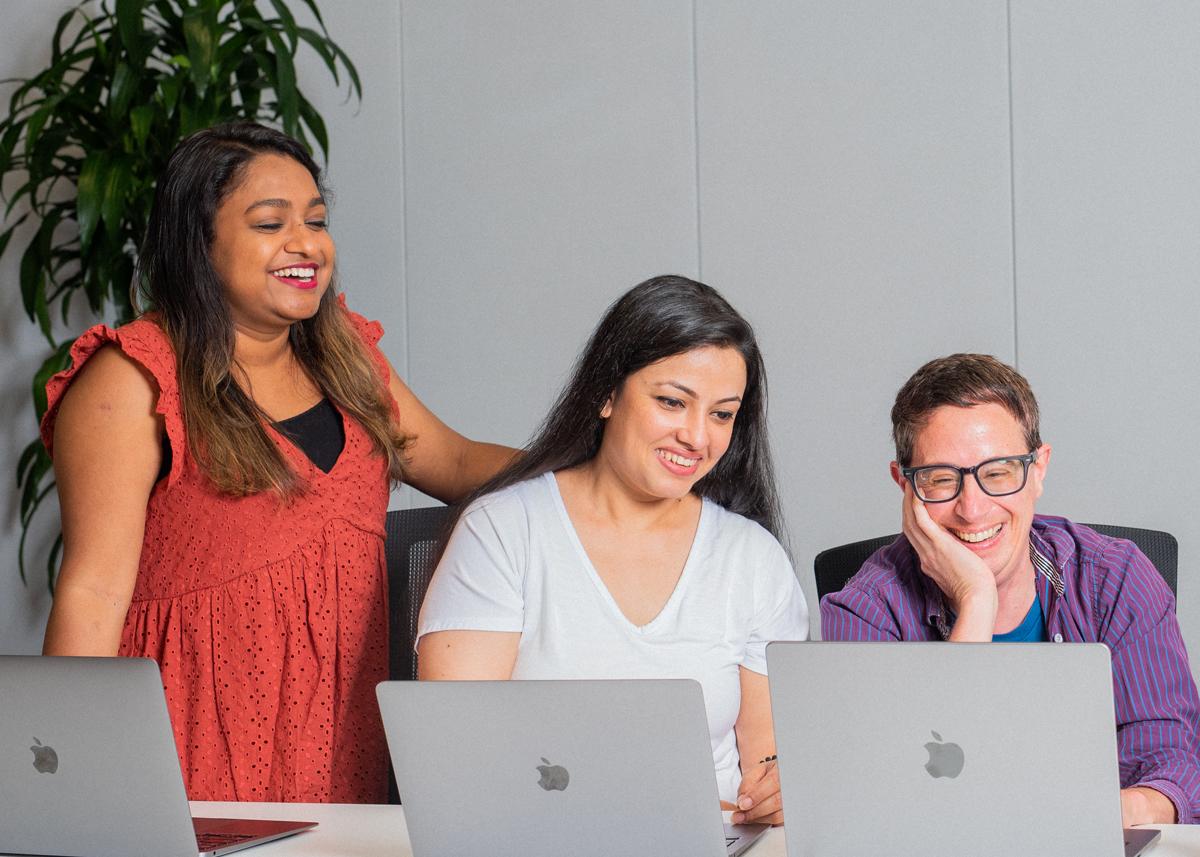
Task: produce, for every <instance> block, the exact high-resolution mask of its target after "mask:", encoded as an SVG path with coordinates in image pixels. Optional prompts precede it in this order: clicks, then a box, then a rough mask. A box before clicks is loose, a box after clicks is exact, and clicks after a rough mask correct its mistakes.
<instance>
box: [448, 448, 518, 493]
mask: <svg viewBox="0 0 1200 857" xmlns="http://www.w3.org/2000/svg"><path fill="white" fill-rule="evenodd" d="M521 454H522V453H521V451H520V450H517V449H513V448H512V447H510V446H501V445H500V444H498V443H482V442H480V441H475V440H468V441H467V442H466V443H465V444H464V446H463V449H462V450H461V452H460V453H459V458H458V479H457V483H458V484H457V485H456V486H455V491H456V493H457V494H458V495H459V496H457V497H455V498H453V500H455V501H456V500H461V499H462V498H463V497H465V496H466V495H467V494H469V493H471V492H472V491H474V490H475V489H476V488H478V487H479V486H480V485H482V484H483V483H485V482H487V481H488V480H489V479H491V478H492V477H493V476H495V475H496V474H497V473H499V472H500V471H501V470H503V469H504V468H505V467H507V466H508V465H509V464H510V463H512V462H513V460H515V459H516V458H517V457H518V456H519V455H521ZM451 502H453V501H451Z"/></svg>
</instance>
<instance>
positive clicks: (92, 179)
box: [76, 152, 109, 251]
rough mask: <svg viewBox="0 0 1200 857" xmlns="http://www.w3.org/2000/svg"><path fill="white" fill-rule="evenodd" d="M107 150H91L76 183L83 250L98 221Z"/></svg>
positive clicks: (90, 240)
mask: <svg viewBox="0 0 1200 857" xmlns="http://www.w3.org/2000/svg"><path fill="white" fill-rule="evenodd" d="M108 162H109V155H108V152H92V153H91V154H89V155H88V156H87V157H86V158H85V159H84V161H83V168H82V169H81V170H80V171H79V182H78V184H77V185H76V189H77V190H78V194H79V195H78V197H77V202H76V206H77V216H76V219H77V220H78V222H79V244H80V247H82V249H83V250H85V251H86V250H87V248H88V247H89V246H90V245H91V243H92V236H93V235H95V234H96V226H97V225H98V224H99V223H100V205H101V202H102V200H103V198H104V188H103V177H104V174H105V173H106V172H107V171H108Z"/></svg>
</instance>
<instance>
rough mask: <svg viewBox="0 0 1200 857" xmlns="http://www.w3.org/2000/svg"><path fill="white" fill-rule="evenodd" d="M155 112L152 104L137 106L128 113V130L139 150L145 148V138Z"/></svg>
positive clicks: (148, 133)
mask: <svg viewBox="0 0 1200 857" xmlns="http://www.w3.org/2000/svg"><path fill="white" fill-rule="evenodd" d="M156 112H157V111H156V110H155V109H154V105H153V104H139V105H138V106H137V107H135V108H133V110H131V111H129V128H130V130H131V131H133V140H134V142H135V143H136V144H137V147H138V149H139V150H141V149H145V148H146V138H147V137H149V136H150V129H151V127H153V125H154V114H155V113H156Z"/></svg>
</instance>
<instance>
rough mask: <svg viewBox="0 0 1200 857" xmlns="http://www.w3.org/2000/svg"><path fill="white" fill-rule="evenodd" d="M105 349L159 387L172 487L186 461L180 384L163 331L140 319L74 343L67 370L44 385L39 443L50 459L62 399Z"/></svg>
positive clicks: (102, 328)
mask: <svg viewBox="0 0 1200 857" xmlns="http://www.w3.org/2000/svg"><path fill="white" fill-rule="evenodd" d="M107 345H115V346H117V347H118V348H120V349H121V351H122V352H123V353H124V354H125V356H126V357H128V358H130V359H131V360H133V361H134V362H135V363H137V364H138V365H139V366H141V367H142V368H143V369H144V370H145V371H147V372H148V373H150V376H151V377H152V378H153V379H154V382H155V385H156V386H157V387H158V397H157V400H156V402H155V406H154V410H155V412H156V413H158V414H159V415H160V416H161V417H162V419H163V423H164V425H165V427H166V432H167V438H168V440H169V442H170V444H171V473H170V475H169V476H168V480H167V484H168V486H170V485H173V484H174V483H175V482H176V480H178V478H179V476H180V475H181V474H182V472H183V466H184V461H185V457H186V456H185V448H186V442H185V440H184V429H183V410H182V408H181V407H180V402H179V384H178V382H177V379H176V374H175V351H174V349H172V348H171V342H170V340H169V339H167V335H166V334H165V333H164V332H163V331H162V328H160V327H159V326H158V325H157V324H155V323H154V322H153V321H152V320H150V319H147V318H140V319H138V320H137V321H134V322H131V323H130V324H126V325H123V326H121V327H119V328H117V329H116V330H114V329H112V328H110V327H107V326H106V325H103V324H98V325H96V326H95V327H92V328H90V329H88V330H87V331H85V332H84V333H83V334H82V335H81V336H80V337H79V338H78V339H76V340H75V344H74V345H72V346H71V354H70V368H67V369H64V370H63V371H62V372H59V373H58V374H57V375H55V376H53V377H52V378H51V379H50V380H49V381H47V382H46V400H47V403H48V406H47V408H46V414H45V416H43V417H42V425H41V434H42V443H43V444H45V446H46V451H47V452H49V453H50V455H51V456H52V457H53V455H54V424H55V421H56V420H57V418H58V409H59V406H60V405H61V404H62V400H63V397H64V396H65V395H66V393H67V390H68V389H69V388H70V386H71V382H72V381H74V380H75V377H76V376H77V375H78V374H79V372H80V371H81V370H82V369H83V367H84V365H85V364H86V363H87V361H88V360H89V359H91V357H92V356H93V355H94V354H95V353H96V352H97V351H99V350H100V349H101V348H104V347H105V346H107Z"/></svg>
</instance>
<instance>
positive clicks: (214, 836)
mask: <svg viewBox="0 0 1200 857" xmlns="http://www.w3.org/2000/svg"><path fill="white" fill-rule="evenodd" d="M253 838H254V836H253V835H251V834H249V833H197V834H196V845H197V846H199V848H200V851H202V852H204V851H216V850H217V849H218V848H225V847H226V846H228V845H236V844H237V843H239V842H245V841H246V840H247V839H253Z"/></svg>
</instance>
